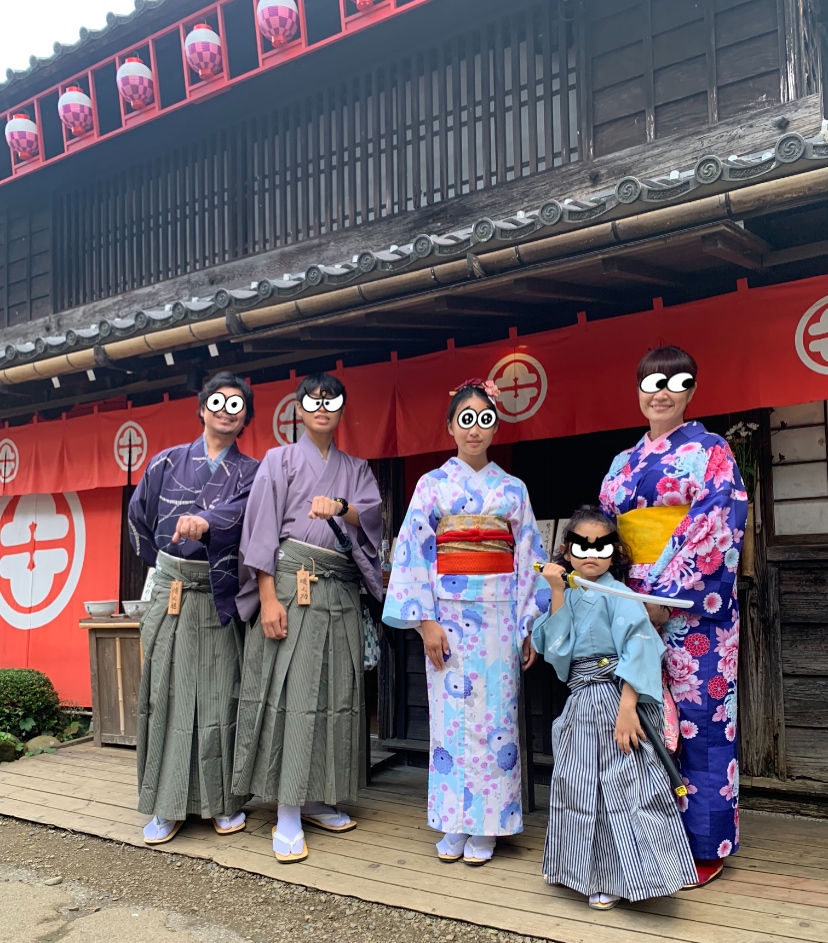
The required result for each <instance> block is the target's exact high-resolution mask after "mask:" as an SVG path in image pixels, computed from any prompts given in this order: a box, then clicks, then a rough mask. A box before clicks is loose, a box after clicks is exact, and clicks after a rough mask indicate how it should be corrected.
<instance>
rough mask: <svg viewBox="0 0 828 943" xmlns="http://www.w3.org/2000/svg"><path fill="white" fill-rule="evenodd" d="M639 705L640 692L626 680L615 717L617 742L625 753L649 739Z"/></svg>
mask: <svg viewBox="0 0 828 943" xmlns="http://www.w3.org/2000/svg"><path fill="white" fill-rule="evenodd" d="M637 705H638V692H637V691H636V690H635V688H633V687H631V686H630V685H629V684H628V683H627V682H626V681H625V682H624V688H623V690H622V691H621V703H620V704H619V705H618V716H617V717H616V718H615V742H616V743H617V744H618V748H619V749H620V750H621V751H622V752H623V753H629V752H630V747H631V746H633V747H635V749H636V750H637V749H638V747H639V744H640V742H641V741H642V740H646V739H647V737H646V736H645V734H644V731H643V730H642V729H641V722H640V721H639V719H638V711H637V710H636V706H637Z"/></svg>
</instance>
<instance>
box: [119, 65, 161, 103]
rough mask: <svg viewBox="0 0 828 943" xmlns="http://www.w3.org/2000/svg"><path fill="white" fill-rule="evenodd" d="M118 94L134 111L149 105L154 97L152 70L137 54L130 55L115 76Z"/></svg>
mask: <svg viewBox="0 0 828 943" xmlns="http://www.w3.org/2000/svg"><path fill="white" fill-rule="evenodd" d="M115 81H116V83H117V85H118V94H119V95H120V96H121V98H123V100H124V101H125V102H126V103H127V104H128V105H131V106H132V107H133V108H134V109H135V110H136V111H137V110H138V109H140V108H146V107H147V105H151V104H152V102H153V99H154V98H155V79H154V78H153V77H152V70H151V69H150V68H149V67H148V66H146V65H145V64H144V62H143V61H142V60H141V59H139V58H138V57H137V56H130V57H129V58H128V59H126V60H125V61H124V62H123V64H122V65H121V67H120V69H118V74H117V75H116V76H115Z"/></svg>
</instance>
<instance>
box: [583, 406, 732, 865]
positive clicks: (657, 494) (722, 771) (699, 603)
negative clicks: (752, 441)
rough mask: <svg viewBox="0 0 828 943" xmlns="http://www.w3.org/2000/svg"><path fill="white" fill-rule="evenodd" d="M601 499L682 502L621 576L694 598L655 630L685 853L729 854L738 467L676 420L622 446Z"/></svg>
mask: <svg viewBox="0 0 828 943" xmlns="http://www.w3.org/2000/svg"><path fill="white" fill-rule="evenodd" d="M601 504H602V506H603V507H604V510H605V511H607V512H608V513H609V514H612V515H614V516H617V515H620V514H625V513H626V512H628V511H632V510H635V509H637V508H647V507H661V506H685V507H686V508H687V514H686V515H685V517H684V518H683V519H682V520H681V522H680V523H679V525H678V526H677V527H676V529H675V531H674V532H673V534H672V536H671V537H670V539H669V540H668V542H667V544H666V546H665V547H664V551H663V552H662V554H661V555H660V557H659V559H658V560H657V561H656V562H655V563H653V564H639V565H635V566H633V567H632V568H631V570H630V583H631V584H632V585H633V586H634V588H635V589H637V590H639V591H640V592H645V593H649V594H651V595H653V596H658V597H659V598H660V600H661V601H663V602H664V603H665V604H666V605H669V601H670V599H671V598H681V599H691V600H693V602H694V606H693V608H692V609H691V610H681V611H679V610H674V611H673V618H671V620H670V621H669V622H668V623H667V625H666V626H665V627H664V630H663V631H664V641H665V643H666V644H667V646H668V648H667V655H666V658H665V669H666V672H667V676H668V678H669V683H670V691H671V692H672V695H673V697H674V699H675V701H676V705H677V707H678V711H679V729H680V732H681V743H680V745H679V754H678V756H679V761H680V763H681V767H682V774H683V776H684V777H685V779H686V781H687V782H688V784H689V786H692V789H690V788H689V787H688V788H689V795H688V797H687V799H686V800H685V802H683V803H682V806H683V810H684V811H685V825H686V826H687V831H688V836H689V838H690V846H691V848H692V850H693V854H694V856H695V857H696V858H699V859H713V858H716V857H720V856H724V855H725V854H730V853H732V852H733V851H736V850H737V849H738V834H737V828H736V826H737V822H738V817H737V816H736V815H735V812H737V811H738V797H739V785H738V783H739V772H738V762H737V760H736V740H737V728H736V723H737V721H736V699H737V692H736V680H737V677H736V676H737V670H738V657H739V607H738V602H737V599H736V575H737V570H738V567H739V551H740V548H741V544H742V538H743V537H744V529H745V521H746V518H747V495H746V493H745V490H744V485H743V484H742V479H741V476H740V474H739V469H738V468H737V467H736V463H735V461H734V459H733V455H732V453H731V451H730V447H729V446H728V444H727V442H725V441H724V439H722V438H721V437H720V436H717V435H714V434H712V433H709V432H708V431H707V430H706V429H705V428H704V426H702V425H701V423H698V422H689V423H685V424H684V425H683V426H681V427H679V428H678V429H676V430H674V431H673V432H672V433H670V434H669V436H668V437H667V438H666V439H665V440H664V442H662V443H660V444H659V447H658V449H654V450H652V451H650V452H649V453H648V454H645V450H644V440H643V439H642V440H641V441H640V442H639V443H638V445H636V446H635V448H632V449H629V450H628V451H626V452H622V453H621V454H620V455H619V456H618V457H617V458H616V459H615V461H614V462H613V463H612V467H611V468H610V471H609V474H608V475H607V477H606V478H605V479H604V482H603V485H602V487H601Z"/></svg>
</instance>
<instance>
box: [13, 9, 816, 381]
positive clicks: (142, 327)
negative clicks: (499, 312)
mask: <svg viewBox="0 0 828 943" xmlns="http://www.w3.org/2000/svg"><path fill="white" fill-rule="evenodd" d="M140 2H141V0H138V3H140ZM153 2H154V3H156V4H157V3H162V2H164V0H146V3H153ZM132 15H135V14H131V16H132ZM815 163H817V164H821V163H824V164H826V165H828V141H826V140H825V139H823V138H822V137H821V136H818V137H815V138H812V139H809V140H806V139H805V138H803V137H802V135H800V134H797V133H795V132H791V133H787V134H785V135H783V136H782V137H781V138H779V140H778V141H777V142H776V144H775V146H774V147H773V148H771V149H769V150H765V151H762V152H758V153H754V154H748V155H745V156H741V157H740V156H732V157H728V158H720V157H717V156H716V155H707V156H705V157H702V158H701V159H700V160H699V161H697V162H696V164H695V166H694V167H693V168H691V169H674V170H671V171H669V172H668V173H666V174H665V175H664V176H661V177H656V178H637V177H633V176H627V177H623V178H622V179H621V180H619V181H618V183H617V184H616V185H615V187H613V188H612V189H606V190H602V191H600V192H597V193H595V194H592V195H590V196H588V197H586V198H579V199H565V200H563V201H557V200H549V201H548V202H546V203H544V204H543V205H542V206H541V207H540V208H532V209H528V210H520V211H516V212H515V213H514V214H512V215H511V216H507V217H505V218H503V219H489V218H488V217H484V218H482V219H479V220H477V222H475V223H474V225H472V226H467V227H464V228H461V229H458V230H455V231H454V232H449V233H444V234H433V235H432V234H427V233H423V234H421V235H419V236H417V237H416V238H415V239H414V240H413V241H412V242H410V243H408V244H407V245H403V246H390V247H389V248H387V249H382V250H372V249H367V248H366V249H365V250H363V251H362V252H360V253H358V254H357V255H356V256H354V257H352V258H351V259H349V260H347V261H343V262H340V263H337V264H334V265H330V264H318V265H310V266H308V267H307V269H306V270H305V271H304V272H300V273H296V274H288V273H286V274H283V275H281V276H279V277H271V278H265V279H262V280H261V281H259V282H256V283H253V284H252V285H250V286H249V287H245V288H220V289H218V290H217V291H216V293H215V294H214V295H213V296H212V297H209V298H187V299H183V298H182V299H178V300H176V301H174V302H171V303H170V304H167V305H166V306H165V307H164V308H163V309H153V310H147V311H138V312H136V313H135V314H134V315H131V316H130V315H128V316H126V317H121V318H114V319H111V320H102V321H100V322H98V324H97V325H90V326H89V327H88V328H81V329H78V330H77V331H67V332H66V334H65V335H58V334H56V335H51V336H49V337H48V338H46V339H44V338H43V337H36V338H33V339H31V340H27V341H26V342H24V343H18V344H8V345H7V346H6V347H5V349H4V350H0V367H7V366H12V365H17V364H22V363H27V362H31V361H33V360H37V359H39V358H41V357H43V356H44V354H46V353H47V347H48V354H49V355H53V354H54V353H57V352H60V351H61V350H64V349H68V348H69V347H72V346H75V345H76V344H81V345H83V346H86V347H90V346H93V345H95V344H98V343H100V341H101V339H102V338H105V337H107V336H109V335H110V334H114V335H115V336H117V337H119V338H120V337H128V336H133V335H136V334H141V333H149V332H152V331H156V330H163V329H165V328H167V327H169V326H170V325H171V324H174V323H181V322H194V321H202V320H205V319H207V318H211V317H216V316H219V315H220V314H224V317H225V318H226V321H227V328H228V331H229V332H230V333H231V334H236V333H239V332H244V330H245V329H244V326H243V325H242V324H241V322H240V321H239V319H238V317H237V315H236V312H238V311H243V310H247V309H250V308H252V307H256V306H263V305H272V304H274V303H279V302H282V301H289V300H293V299H295V298H299V297H303V296H308V295H313V294H321V293H324V292H326V291H331V290H334V289H336V288H341V287H343V286H346V285H352V284H356V283H365V282H369V281H374V280H376V279H380V278H384V277H387V276H389V275H392V274H394V273H397V272H401V271H405V270H415V269H417V268H423V267H425V266H429V265H433V264H435V263H439V262H442V261H445V260H448V259H461V258H463V257H465V256H466V254H467V253H468V252H469V251H471V250H473V249H474V248H475V247H476V246H482V245H485V247H486V249H487V250H493V249H497V248H501V247H507V246H510V245H515V244H517V243H520V242H525V241H528V240H531V239H537V238H545V237H547V236H553V235H555V234H557V233H563V232H571V231H572V230H575V229H580V228H584V227H587V226H589V225H591V224H593V223H594V222H596V221H597V220H601V219H602V218H606V219H607V220H612V219H618V218H620V217H622V216H629V215H634V214H638V213H640V212H642V211H646V210H647V209H649V208H654V207H656V206H658V205H663V204H667V203H670V202H675V201H678V200H687V199H688V198H692V197H703V196H705V195H707V193H708V192H721V191H722V190H726V189H728V187H729V186H732V185H733V184H737V185H744V184H745V183H749V182H752V181H758V180H760V179H761V178H763V177H766V176H768V175H769V174H771V173H774V172H775V174H776V176H780V175H786V174H790V173H791V172H794V170H795V169H800V170H805V169H809V167H808V165H809V164H810V165H813V164H815ZM795 164H799V165H800V166H799V167H798V168H795V167H794V165H795Z"/></svg>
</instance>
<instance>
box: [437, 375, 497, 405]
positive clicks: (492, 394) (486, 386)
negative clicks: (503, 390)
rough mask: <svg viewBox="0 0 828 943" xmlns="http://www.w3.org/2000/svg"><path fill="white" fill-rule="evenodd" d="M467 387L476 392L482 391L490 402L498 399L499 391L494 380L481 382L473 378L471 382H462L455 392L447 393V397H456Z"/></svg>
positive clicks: (479, 379)
mask: <svg viewBox="0 0 828 943" xmlns="http://www.w3.org/2000/svg"><path fill="white" fill-rule="evenodd" d="M467 386H473V387H476V388H477V389H478V390H483V392H484V393H485V394H486V396H488V397H489V399H491V400H497V399H499V398H500V390H499V389H498V386H497V384H496V383H495V382H494V380H483V379H481V377H473V378H472V379H471V380H464V381H463V382H462V383H461V384H460V386H458V387H457V389H456V390H451V391H450V392H449V396H457V393H458V392H459V391H460V390H462V389H464V388H465V387H467Z"/></svg>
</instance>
